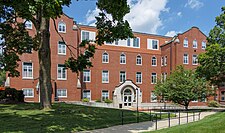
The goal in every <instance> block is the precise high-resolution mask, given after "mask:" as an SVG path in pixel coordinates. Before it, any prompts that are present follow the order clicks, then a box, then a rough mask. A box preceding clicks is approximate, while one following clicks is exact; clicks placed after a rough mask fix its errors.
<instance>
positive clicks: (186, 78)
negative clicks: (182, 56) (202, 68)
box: [154, 66, 211, 109]
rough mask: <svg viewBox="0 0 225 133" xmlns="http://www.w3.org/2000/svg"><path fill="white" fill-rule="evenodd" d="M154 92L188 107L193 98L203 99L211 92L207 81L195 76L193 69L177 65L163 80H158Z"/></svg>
mask: <svg viewBox="0 0 225 133" xmlns="http://www.w3.org/2000/svg"><path fill="white" fill-rule="evenodd" d="M154 93H155V94H156V95H157V96H160V97H164V98H166V99H167V100H169V101H172V102H174V103H178V104H180V105H183V106H185V108H186V109H188V106H189V103H190V102H191V101H193V100H198V99H205V98H206V97H207V96H209V95H210V94H211V91H210V89H209V88H208V84H207V82H206V81H205V80H204V79H203V78H197V76H196V75H195V73H194V71H192V70H185V69H184V67H183V66H178V67H177V68H176V69H175V70H174V71H173V72H172V73H171V75H170V76H169V77H168V78H167V79H166V80H165V81H159V82H158V83H157V84H156V86H155V91H154Z"/></svg>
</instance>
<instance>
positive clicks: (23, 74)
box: [22, 62, 34, 79]
mask: <svg viewBox="0 0 225 133" xmlns="http://www.w3.org/2000/svg"><path fill="white" fill-rule="evenodd" d="M24 63H31V66H32V72H31V75H32V76H31V77H25V73H24V67H25V65H24ZM22 64H23V65H22V77H23V78H22V79H33V74H34V65H33V63H32V62H23V63H22ZM26 69H27V71H28V72H29V68H27V67H26Z"/></svg>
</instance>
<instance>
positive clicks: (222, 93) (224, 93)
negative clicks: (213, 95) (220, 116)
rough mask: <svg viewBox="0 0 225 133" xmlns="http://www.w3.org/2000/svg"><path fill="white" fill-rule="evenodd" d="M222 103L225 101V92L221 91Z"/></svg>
mask: <svg viewBox="0 0 225 133" xmlns="http://www.w3.org/2000/svg"><path fill="white" fill-rule="evenodd" d="M221 101H225V91H221Z"/></svg>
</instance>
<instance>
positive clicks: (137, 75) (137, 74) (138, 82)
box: [136, 72, 142, 84]
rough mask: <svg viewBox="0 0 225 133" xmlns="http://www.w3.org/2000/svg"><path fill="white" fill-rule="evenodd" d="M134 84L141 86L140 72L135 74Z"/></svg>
mask: <svg viewBox="0 0 225 133" xmlns="http://www.w3.org/2000/svg"><path fill="white" fill-rule="evenodd" d="M136 83H137V84H141V83H142V73H141V72H137V73H136Z"/></svg>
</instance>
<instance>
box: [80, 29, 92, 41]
mask: <svg viewBox="0 0 225 133" xmlns="http://www.w3.org/2000/svg"><path fill="white" fill-rule="evenodd" d="M81 40H95V32H91V31H81Z"/></svg>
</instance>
